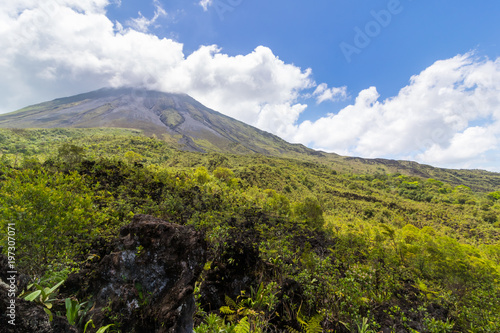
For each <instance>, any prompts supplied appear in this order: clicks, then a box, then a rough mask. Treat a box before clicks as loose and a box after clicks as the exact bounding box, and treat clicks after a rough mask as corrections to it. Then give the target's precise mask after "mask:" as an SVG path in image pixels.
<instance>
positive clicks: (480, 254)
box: [0, 129, 500, 333]
mask: <svg viewBox="0 0 500 333" xmlns="http://www.w3.org/2000/svg"><path fill="white" fill-rule="evenodd" d="M0 140H1V143H2V144H1V153H2V155H1V157H0V188H1V190H0V228H2V230H7V224H8V223H15V224H16V229H17V230H18V231H17V234H16V235H17V242H18V245H17V260H18V265H19V268H20V269H24V270H26V271H28V272H29V273H30V274H31V275H32V276H33V279H37V281H40V279H41V278H42V277H44V276H50V275H51V272H54V271H59V270H62V269H69V268H71V267H77V266H78V263H79V262H80V261H82V260H85V259H82V258H86V253H87V252H88V250H89V248H90V247H91V244H92V243H93V241H95V240H96V239H97V238H98V237H103V238H105V239H106V238H109V237H113V235H116V233H117V230H118V228H119V227H120V226H122V225H125V224H127V223H129V222H130V220H131V218H132V217H133V216H134V215H135V214H139V213H144V214H151V215H154V216H156V217H159V218H162V219H166V220H169V221H173V222H176V223H180V224H188V225H192V226H193V227H195V228H196V229H198V230H200V231H203V232H204V234H205V237H206V240H207V243H208V244H209V253H210V255H209V262H208V263H207V265H206V267H205V270H204V273H203V274H202V276H201V277H200V281H199V282H200V283H202V282H203V280H204V279H206V278H208V277H210V276H212V275H214V274H216V272H217V271H220V270H221V269H229V268H231V267H233V268H237V267H244V265H243V260H245V258H249V257H250V258H253V257H255V258H254V259H255V265H254V266H253V268H252V269H254V271H253V272H252V274H253V276H254V277H256V280H255V282H254V284H253V285H252V286H250V287H249V288H248V289H246V290H239V291H238V294H237V295H234V296H231V297H230V296H227V297H226V298H225V299H223V300H221V302H222V304H225V305H224V306H223V307H219V308H215V309H214V308H213V307H209V306H207V304H202V299H201V298H200V296H199V295H197V302H198V303H197V304H198V312H197V317H196V318H195V319H196V322H197V327H196V332H198V333H200V332H247V331H252V332H271V331H273V330H274V329H278V330H281V331H287V330H288V331H290V332H320V331H322V332H379V331H380V330H381V328H389V329H392V330H393V331H394V332H499V331H500V317H499V316H498V313H500V242H499V240H500V191H499V185H498V182H497V179H498V175H497V174H493V173H480V172H472V171H442V170H434V171H432V172H433V173H434V177H433V178H429V177H427V178H420V177H416V176H414V175H412V173H406V174H403V170H402V171H401V173H398V172H388V171H389V170H388V169H385V168H382V167H370V168H368V169H367V170H365V171H366V172H357V171H359V168H360V166H361V165H362V164H359V161H358V162H353V164H349V163H348V161H347V160H344V161H343V162H339V163H340V164H336V163H335V162H334V161H333V160H322V158H320V157H314V156H313V157H311V156H306V157H303V158H298V157H297V158H291V157H290V158H285V157H270V156H263V155H258V154H253V155H231V154H221V153H209V154H198V153H191V152H183V151H179V150H176V149H175V147H172V145H170V144H169V143H167V142H165V141H162V140H160V139H158V138H155V137H152V138H150V137H144V136H142V135H141V133H140V132H138V131H134V130H119V129H110V130H104V129H89V130H83V129H73V130H67V129H52V130H48V129H47V130H1V131H0ZM332 158H333V157H332ZM315 159H317V160H315ZM377 168H379V169H377ZM450 175H453V177H454V178H453V179H452V180H453V181H451V182H450V181H448V180H449V179H451V178H450V177H451V176H450ZM468 176H470V177H468ZM481 177H483V178H482V179H483V181H481ZM460 179H469V181H463V182H460V181H459V180H460ZM1 235H2V236H1V238H2V239H1V241H2V244H5V238H6V232H3V231H2V233H1ZM4 251H6V247H4ZM138 251H139V252H140V249H138ZM241 251H246V252H245V253H243V254H242V253H241ZM57 283H58V281H56V282H54V281H52V282H51V284H50V285H48V286H43V287H42V286H40V288H41V289H40V288H39V289H38V290H39V291H40V293H39V294H38V295H36V296H35V298H36V297H39V296H40V295H42V292H45V291H46V289H44V288H49V289H48V291H50V290H51V288H52V287H53V286H55V285H57ZM228 283H230V281H229V282H228ZM35 292H36V291H35ZM45 294H47V292H45ZM49 294H50V293H49ZM35 298H34V299H35ZM44 299H45V298H44ZM42 301H43V300H42ZM44 303H47V302H46V301H44ZM66 306H67V307H68V309H69V310H67V311H68V312H67V313H68V314H69V316H70V317H71V318H72V320H73V321H74V322H76V321H77V320H78V318H79V315H78V313H79V311H81V308H80V306H79V303H77V302H76V301H72V300H67V301H66ZM80 325H82V323H80ZM87 325H88V323H87Z"/></svg>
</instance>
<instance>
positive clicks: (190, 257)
mask: <svg viewBox="0 0 500 333" xmlns="http://www.w3.org/2000/svg"><path fill="white" fill-rule="evenodd" d="M205 261H206V243H205V241H204V239H203V237H202V235H201V234H200V233H198V232H196V231H194V230H193V229H191V228H189V227H185V226H181V225H177V224H173V223H169V222H165V221H163V220H160V219H156V218H154V217H151V216H147V215H136V216H135V217H134V219H133V221H132V223H130V224H129V225H127V226H125V227H123V228H122V229H121V230H120V238H119V239H118V240H117V242H116V244H115V246H114V248H113V250H112V252H111V253H109V254H107V255H105V256H104V257H103V258H102V260H101V261H100V262H98V263H97V264H96V269H95V270H94V272H93V274H92V275H91V276H90V280H89V281H88V282H87V283H88V287H87V290H86V291H85V294H86V295H82V296H88V295H93V298H94V308H93V310H92V311H90V312H89V313H88V314H87V318H86V319H87V320H88V319H90V318H92V319H93V321H94V322H95V323H96V327H99V326H104V325H107V324H110V323H115V324H117V326H119V329H120V330H121V332H130V333H132V332H134V333H140V332H144V333H146V332H147V333H153V332H157V333H167V332H172V333H173V332H175V333H183V332H192V331H193V319H192V317H193V314H194V311H195V302H194V297H193V290H194V284H195V282H196V280H197V278H198V277H199V275H200V274H201V271H202V269H203V266H204V264H205ZM79 280H81V279H79V278H71V279H70V281H72V284H74V283H75V282H78V281H79ZM69 289H71V288H69Z"/></svg>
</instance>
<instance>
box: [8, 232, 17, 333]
mask: <svg viewBox="0 0 500 333" xmlns="http://www.w3.org/2000/svg"><path fill="white" fill-rule="evenodd" d="M7 260H8V264H7V269H8V270H7V272H6V273H7V274H6V275H7V279H6V280H7V283H6V284H7V297H8V298H9V300H8V305H7V310H6V314H5V315H6V316H7V318H8V320H7V322H8V323H9V325H13V326H15V325H16V290H17V287H16V279H17V271H16V224H15V223H8V224H7Z"/></svg>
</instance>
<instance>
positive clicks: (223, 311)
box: [220, 306, 234, 314]
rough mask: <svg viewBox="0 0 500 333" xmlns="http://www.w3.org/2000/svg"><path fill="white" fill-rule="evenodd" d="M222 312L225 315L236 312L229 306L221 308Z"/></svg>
mask: <svg viewBox="0 0 500 333" xmlns="http://www.w3.org/2000/svg"><path fill="white" fill-rule="evenodd" d="M220 312H222V313H223V314H233V313H234V311H233V310H231V308H230V307H229V306H222V307H221V308H220Z"/></svg>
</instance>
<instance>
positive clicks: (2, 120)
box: [0, 88, 500, 191]
mask: <svg viewBox="0 0 500 333" xmlns="http://www.w3.org/2000/svg"><path fill="white" fill-rule="evenodd" d="M0 127H4V128H129V129H138V130H141V131H142V132H143V133H144V134H146V135H152V134H155V135H157V136H158V137H159V138H161V139H163V140H165V141H167V142H169V143H170V144H171V145H172V146H173V147H177V148H179V149H182V150H188V151H200V152H219V153H235V154H253V153H260V154H264V155H269V156H281V157H290V158H295V159H299V160H305V161H311V162H315V163H322V164H324V165H327V166H330V167H332V168H333V169H335V170H338V171H342V172H352V173H371V174H375V173H377V172H384V173H402V174H405V175H409V176H418V177H423V178H434V179H438V180H441V181H445V182H448V183H450V184H454V185H460V184H462V185H466V186H469V187H471V188H473V189H475V190H479V191H491V190H494V189H495V188H498V187H500V174H498V173H492V172H487V171H482V170H447V169H440V168H434V167H431V166H428V165H422V164H419V163H416V162H409V161H395V160H386V159H364V158H356V157H342V156H339V155H337V154H332V153H325V152H320V151H315V150H312V149H309V148H307V147H305V146H303V145H300V144H291V143H288V142H286V141H284V140H282V139H280V138H279V137H277V136H275V135H272V134H270V133H267V132H265V131H261V130H259V129H257V128H255V127H253V126H250V125H247V124H244V123H242V122H240V121H237V120H235V119H232V118H230V117H227V116H225V115H222V114H221V113H219V112H217V111H214V110H211V109H209V108H207V107H205V106H203V105H202V104H201V103H199V102H197V101H196V100H194V99H193V98H191V97H189V96H188V95H185V94H171V93H163V92H157V91H149V90H143V89H132V88H122V89H110V88H105V89H100V90H97V91H93V92H89V93H85V94H80V95H76V96H71V97H66V98H60V99H56V100H53V101H50V102H45V103H41V104H37V105H32V106H29V107H26V108H23V109H21V110H19V111H16V112H12V113H9V114H2V115H0ZM82 133H83V132H82ZM124 133H125V132H124Z"/></svg>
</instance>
